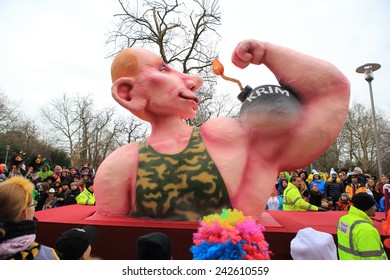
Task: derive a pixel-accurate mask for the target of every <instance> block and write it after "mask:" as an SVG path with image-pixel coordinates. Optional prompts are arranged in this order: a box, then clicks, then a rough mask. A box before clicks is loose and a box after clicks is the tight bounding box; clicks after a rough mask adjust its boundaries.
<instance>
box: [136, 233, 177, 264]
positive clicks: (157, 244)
mask: <svg viewBox="0 0 390 280" xmlns="http://www.w3.org/2000/svg"><path fill="white" fill-rule="evenodd" d="M137 255H138V259H140V260H170V259H171V258H172V243H171V240H170V238H169V237H168V235H166V234H164V233H162V232H152V233H149V234H146V235H142V236H140V237H138V239H137Z"/></svg>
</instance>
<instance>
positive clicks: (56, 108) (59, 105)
mask: <svg viewBox="0 0 390 280" xmlns="http://www.w3.org/2000/svg"><path fill="white" fill-rule="evenodd" d="M50 105H51V106H45V107H44V108H42V109H41V113H42V116H43V117H44V119H45V121H47V122H48V124H50V126H49V127H52V128H54V130H51V131H52V134H53V135H55V136H56V142H57V147H59V148H61V149H63V150H65V151H66V152H67V153H69V155H72V154H74V150H75V145H76V143H77V142H78V141H79V139H80V137H79V132H80V129H81V122H80V116H79V114H78V111H77V107H75V106H74V99H72V98H70V97H69V96H68V95H67V94H66V93H64V94H63V95H62V96H61V97H60V98H58V99H55V98H54V99H52V100H51V102H50Z"/></svg>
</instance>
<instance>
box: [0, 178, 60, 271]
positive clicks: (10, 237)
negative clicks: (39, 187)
mask: <svg viewBox="0 0 390 280" xmlns="http://www.w3.org/2000/svg"><path fill="white" fill-rule="evenodd" d="M33 190H34V185H33V184H32V183H31V181H30V180H28V179H26V178H24V177H22V176H15V177H12V178H9V179H7V180H5V181H4V182H2V183H0V260H10V259H12V260H58V259H59V257H58V255H57V253H56V252H55V250H54V249H53V248H50V247H47V246H44V245H42V244H40V243H38V242H36V241H35V239H36V224H35V222H34V221H33V218H34V213H35V206H36V202H35V201H34V200H33V198H32V192H33ZM4 265H5V264H4Z"/></svg>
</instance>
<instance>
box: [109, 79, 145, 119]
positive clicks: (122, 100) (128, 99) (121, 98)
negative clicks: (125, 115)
mask: <svg viewBox="0 0 390 280" xmlns="http://www.w3.org/2000/svg"><path fill="white" fill-rule="evenodd" d="M111 93H112V97H113V98H114V99H115V100H116V102H118V103H119V104H120V105H121V106H122V107H124V108H126V109H128V110H130V111H131V112H132V113H133V114H134V115H136V116H137V117H139V118H141V119H143V120H146V119H145V118H146V115H145V111H144V110H145V106H146V104H147V100H146V97H144V96H143V94H142V92H140V91H139V90H138V93H135V89H134V79H133V78H128V77H123V78H119V79H118V80H116V81H115V82H114V84H113V85H112V87H111Z"/></svg>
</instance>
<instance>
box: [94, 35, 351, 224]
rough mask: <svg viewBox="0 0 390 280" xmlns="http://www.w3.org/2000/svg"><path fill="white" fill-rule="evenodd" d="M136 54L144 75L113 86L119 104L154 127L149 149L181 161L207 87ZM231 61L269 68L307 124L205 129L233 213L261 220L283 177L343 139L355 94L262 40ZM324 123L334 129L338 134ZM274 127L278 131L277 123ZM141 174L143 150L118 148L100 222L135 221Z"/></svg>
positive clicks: (102, 182)
mask: <svg viewBox="0 0 390 280" xmlns="http://www.w3.org/2000/svg"><path fill="white" fill-rule="evenodd" d="M135 52H136V53H137V55H139V57H141V58H140V61H143V62H144V63H143V64H142V67H143V68H142V71H141V72H139V73H138V76H131V77H124V78H119V79H117V80H116V81H115V82H114V84H113V86H112V94H113V97H114V99H115V100H116V101H118V103H119V104H121V105H122V106H123V107H125V108H127V109H128V110H130V111H131V112H132V113H134V114H135V115H137V116H138V117H141V118H142V119H144V120H147V121H148V122H150V124H151V127H152V133H151V135H150V136H149V137H148V142H149V143H150V144H151V145H152V146H153V148H154V149H155V150H157V151H158V152H160V153H166V154H172V153H178V152H180V151H182V150H183V149H184V148H185V147H186V145H187V143H188V140H189V137H190V135H191V132H192V127H190V126H187V125H186V124H185V123H184V122H183V119H184V118H190V117H194V116H195V111H196V109H197V102H198V101H199V100H198V99H197V98H195V93H194V92H195V90H196V89H197V88H199V87H200V86H201V83H202V81H201V79H199V78H198V77H195V76H189V75H186V74H183V73H181V72H178V71H176V70H174V69H172V68H170V67H167V66H165V65H163V63H162V60H161V59H160V58H159V57H158V56H157V55H156V54H154V53H152V52H150V51H147V50H144V49H136V50H135ZM232 61H233V63H234V64H235V65H236V66H238V67H240V68H245V67H246V66H248V65H249V64H250V63H252V64H264V65H265V66H267V67H268V68H269V69H270V70H271V71H272V72H273V73H274V74H275V76H276V78H277V79H278V81H279V82H280V84H281V85H282V86H283V85H285V86H288V87H289V88H290V89H292V90H293V91H294V92H295V93H296V94H297V95H298V96H299V98H300V100H301V102H302V112H301V117H300V119H298V120H297V123H296V125H295V126H293V128H291V124H288V125H287V128H285V129H283V123H279V126H280V127H279V129H277V130H275V129H267V122H265V123H263V124H262V129H259V128H253V127H250V126H248V125H247V124H243V123H241V121H240V120H237V119H233V118H215V119H211V120H209V121H208V122H206V123H204V124H203V125H202V126H201V127H200V132H201V134H202V137H203V140H204V142H205V144H206V147H207V149H208V151H209V153H210V155H211V157H212V158H213V160H214V161H215V163H216V165H217V167H218V169H219V171H220V172H221V174H222V177H223V179H224V181H225V184H226V187H227V189H228V192H229V195H230V199H231V202H232V204H233V207H234V208H236V209H239V210H241V211H243V212H244V214H245V215H251V216H254V217H259V216H260V215H261V213H262V212H263V209H264V207H265V204H266V202H267V200H268V198H269V195H270V194H271V192H272V190H273V188H274V187H275V178H277V176H278V174H279V171H282V170H292V169H295V168H299V167H302V166H306V165H308V164H310V163H311V162H312V161H314V160H315V159H317V158H318V157H319V156H320V155H321V154H322V153H323V152H324V151H325V150H326V149H327V148H328V147H329V146H330V145H331V144H332V143H333V142H334V140H335V139H336V138H337V136H338V135H339V133H340V131H341V129H342V127H343V125H344V122H345V120H346V117H347V113H348V105H349V94H350V86H349V82H348V80H347V78H346V77H345V76H344V75H343V74H342V73H341V72H340V71H339V70H337V68H335V67H334V66H333V65H331V64H330V63H328V62H326V61H323V60H320V59H318V58H314V57H311V56H308V55H305V54H302V53H299V52H297V51H293V50H291V49H288V48H284V47H281V46H277V45H274V44H270V43H266V42H260V41H257V40H245V41H243V42H241V43H239V44H238V45H237V47H236V49H235V50H234V52H233V55H232ZM255 82H256V83H258V82H259V81H255ZM259 85H260V84H259ZM324 123H331V124H332V129H329V127H327V126H324V125H323V124H324ZM269 125H270V126H271V125H273V124H272V120H269ZM137 166H138V143H130V144H127V145H125V146H123V147H121V148H119V149H118V150H116V151H114V152H113V153H112V154H111V155H110V156H108V157H107V158H106V159H105V161H104V162H103V163H102V164H101V165H100V167H99V169H98V171H97V175H96V178H95V184H94V186H95V196H96V201H97V205H96V207H97V215H98V216H100V215H103V216H129V215H131V213H132V211H133V207H134V202H135V198H134V197H135V182H136V175H137ZM100 218H101V217H100Z"/></svg>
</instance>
